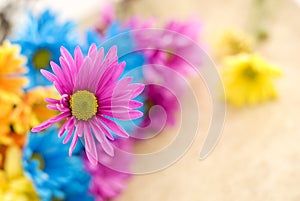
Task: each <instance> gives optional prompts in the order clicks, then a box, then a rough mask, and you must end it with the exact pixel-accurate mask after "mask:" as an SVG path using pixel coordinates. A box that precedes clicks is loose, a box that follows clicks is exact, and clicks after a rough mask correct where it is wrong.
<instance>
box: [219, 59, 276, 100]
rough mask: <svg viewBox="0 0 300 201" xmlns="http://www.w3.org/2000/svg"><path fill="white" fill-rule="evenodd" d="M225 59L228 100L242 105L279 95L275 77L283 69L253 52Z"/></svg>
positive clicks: (225, 84) (225, 85)
mask: <svg viewBox="0 0 300 201" xmlns="http://www.w3.org/2000/svg"><path fill="white" fill-rule="evenodd" d="M225 61H226V65H225V67H224V69H223V70H222V76H223V81H224V87H225V91H226V99H227V100H228V102H230V103H232V104H234V105H237V106H241V105H244V104H256V103H259V102H263V101H266V100H269V99H273V98H275V97H276V96H277V92H276V89H275V85H274V79H275V78H277V77H279V76H280V75H281V71H280V70H279V69H278V68H277V67H276V66H274V65H272V64H269V63H267V62H266V61H264V60H262V59H261V58H260V57H258V56H257V55H252V54H241V55H236V56H233V57H229V58H227V60H225Z"/></svg>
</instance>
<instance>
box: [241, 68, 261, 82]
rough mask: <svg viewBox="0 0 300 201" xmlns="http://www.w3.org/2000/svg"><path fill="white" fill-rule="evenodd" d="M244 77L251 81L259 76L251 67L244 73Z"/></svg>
mask: <svg viewBox="0 0 300 201" xmlns="http://www.w3.org/2000/svg"><path fill="white" fill-rule="evenodd" d="M242 74H243V76H244V77H245V78H247V79H249V80H254V79H255V78H257V76H258V72H257V71H256V70H255V69H253V67H251V66H247V67H246V68H245V69H244V70H243V72H242Z"/></svg>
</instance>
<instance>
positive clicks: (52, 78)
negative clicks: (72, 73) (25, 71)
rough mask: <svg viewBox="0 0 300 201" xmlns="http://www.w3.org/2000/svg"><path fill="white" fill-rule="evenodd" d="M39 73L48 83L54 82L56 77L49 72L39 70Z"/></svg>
mask: <svg viewBox="0 0 300 201" xmlns="http://www.w3.org/2000/svg"><path fill="white" fill-rule="evenodd" d="M40 71H41V73H42V74H43V75H44V77H45V78H47V79H48V80H49V81H50V82H54V81H55V80H56V76H55V75H54V74H52V73H50V72H49V71H46V70H44V69H41V70H40Z"/></svg>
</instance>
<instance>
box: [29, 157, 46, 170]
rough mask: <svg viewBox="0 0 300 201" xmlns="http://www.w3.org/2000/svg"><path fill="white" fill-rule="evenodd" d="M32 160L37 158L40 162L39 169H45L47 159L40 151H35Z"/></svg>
mask: <svg viewBox="0 0 300 201" xmlns="http://www.w3.org/2000/svg"><path fill="white" fill-rule="evenodd" d="M31 160H36V161H38V162H39V169H40V170H43V169H44V168H45V161H44V159H43V157H42V156H41V155H40V154H38V153H33V154H32V156H31Z"/></svg>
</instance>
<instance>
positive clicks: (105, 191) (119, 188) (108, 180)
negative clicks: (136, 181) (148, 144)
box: [84, 139, 133, 201]
mask: <svg viewBox="0 0 300 201" xmlns="http://www.w3.org/2000/svg"><path fill="white" fill-rule="evenodd" d="M113 144H114V145H115V146H116V147H118V148H119V149H121V150H124V151H126V152H131V150H132V148H133V141H132V140H123V139H117V140H116V141H114V142H113ZM99 155H101V157H102V159H101V160H103V161H106V164H112V163H114V166H118V167H122V168H127V169H128V170H129V168H130V165H131V163H132V159H130V158H127V159H125V160H124V159H121V160H119V159H116V158H111V157H109V156H107V155H105V154H104V153H103V152H100V153H99ZM85 159H86V158H85ZM84 165H85V168H86V170H87V172H88V173H89V174H90V175H91V182H90V187H89V192H90V193H91V194H92V195H93V196H94V198H95V200H96V201H105V200H111V199H114V198H117V197H118V196H119V195H120V194H121V193H122V192H123V191H124V190H125V188H126V186H127V181H128V179H130V177H131V174H127V173H122V172H118V171H116V170H113V169H110V168H108V167H106V166H104V165H102V164H101V163H98V164H97V165H96V166H95V165H92V164H91V163H90V162H89V161H88V160H84Z"/></svg>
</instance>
